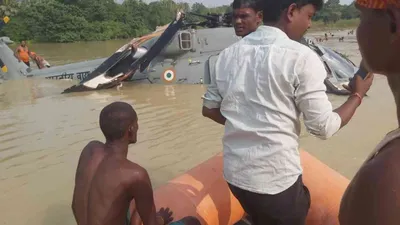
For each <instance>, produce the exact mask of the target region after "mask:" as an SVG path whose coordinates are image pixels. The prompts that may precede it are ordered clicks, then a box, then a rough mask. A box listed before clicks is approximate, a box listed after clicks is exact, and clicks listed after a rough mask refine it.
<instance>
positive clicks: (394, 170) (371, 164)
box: [339, 0, 400, 225]
mask: <svg viewBox="0 0 400 225" xmlns="http://www.w3.org/2000/svg"><path fill="white" fill-rule="evenodd" d="M356 7H357V8H358V9H359V10H360V12H361V21H360V24H359V26H358V29H357V41H358V45H359V47H360V52H361V55H362V58H363V62H364V66H365V67H366V68H367V70H368V71H370V72H372V73H378V74H383V75H385V76H386V77H387V80H388V83H389V87H390V88H391V90H392V92H393V95H394V99H395V103H396V106H397V114H398V115H397V117H398V123H399V124H400V0H386V1H384V0H357V1H356ZM397 127H398V128H397V129H395V130H393V131H391V132H390V133H388V134H387V135H386V136H385V137H384V139H383V140H382V141H381V142H380V143H379V144H378V146H377V147H376V148H375V149H374V150H373V152H372V153H371V154H370V156H369V157H368V158H367V159H366V161H365V162H364V164H363V165H362V166H361V168H360V169H359V171H358V172H357V173H356V175H355V176H354V178H353V179H352V181H351V182H350V185H349V186H348V188H347V190H346V191H345V193H344V195H343V197H342V201H341V205H340V212H339V221H340V225H359V224H360V225H394V224H400V128H399V125H398V126H397Z"/></svg>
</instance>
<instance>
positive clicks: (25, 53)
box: [18, 46, 29, 62]
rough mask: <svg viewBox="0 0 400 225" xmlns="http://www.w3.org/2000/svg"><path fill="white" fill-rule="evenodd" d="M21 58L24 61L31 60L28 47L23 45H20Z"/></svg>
mask: <svg viewBox="0 0 400 225" xmlns="http://www.w3.org/2000/svg"><path fill="white" fill-rule="evenodd" d="M18 48H19V53H18V54H19V58H20V59H21V60H22V61H23V62H29V53H28V51H29V50H28V47H25V48H23V47H22V46H19V47H18Z"/></svg>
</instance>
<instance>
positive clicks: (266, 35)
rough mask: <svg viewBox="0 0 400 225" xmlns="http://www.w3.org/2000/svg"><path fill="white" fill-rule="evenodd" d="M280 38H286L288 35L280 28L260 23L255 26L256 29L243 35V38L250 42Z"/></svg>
mask: <svg viewBox="0 0 400 225" xmlns="http://www.w3.org/2000/svg"><path fill="white" fill-rule="evenodd" d="M282 38H283V39H288V38H289V37H288V36H287V34H286V33H285V32H283V31H282V30H281V29H279V28H276V27H272V26H266V25H261V26H259V27H258V28H257V30H256V31H254V32H252V33H250V34H248V35H247V36H246V37H244V38H243V40H244V41H246V42H250V43H252V42H257V41H262V42H264V41H267V42H269V41H272V40H276V39H282Z"/></svg>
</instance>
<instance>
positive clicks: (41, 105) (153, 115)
mask: <svg viewBox="0 0 400 225" xmlns="http://www.w3.org/2000/svg"><path fill="white" fill-rule="evenodd" d="M123 43H125V42H124V41H108V42H97V43H96V42H94V43H76V44H36V45H30V47H31V50H32V51H35V52H37V53H38V54H40V55H43V56H44V57H45V58H46V59H47V60H48V61H49V62H50V63H51V64H52V65H60V64H63V63H69V62H75V61H79V60H86V59H93V58H97V57H105V56H107V55H109V54H111V53H112V52H114V51H115V50H116V49H118V48H119V47H120V46H121V45H122V44H123ZM327 44H328V45H331V46H333V47H335V48H336V49H337V50H339V51H342V52H343V51H344V52H345V53H346V54H347V55H349V56H350V58H351V59H352V60H354V62H355V63H357V64H358V63H359V60H360V59H359V54H358V50H357V45H356V43H354V41H350V40H349V41H345V43H341V45H340V46H339V45H338V44H339V43H338V41H337V40H332V41H328V43H327ZM72 84H74V83H73V82H72V81H65V80H43V79H27V80H19V81H7V82H5V83H3V84H1V85H0V110H1V111H0V171H1V172H0V212H1V216H0V224H7V225H8V224H9V225H23V224H29V225H39V224H41V225H54V224H57V225H67V224H68V225H69V224H75V221H74V218H73V215H72V211H71V197H72V191H73V186H74V175H75V169H76V166H77V162H78V158H79V154H80V152H81V150H82V148H83V147H84V146H85V145H86V144H87V143H88V142H89V141H90V140H95V139H97V140H101V141H103V140H104V139H103V136H102V134H101V131H100V129H99V126H98V116H99V113H100V111H101V109H102V108H103V107H104V106H105V105H107V104H109V103H111V102H113V101H125V102H128V103H130V104H132V105H133V106H134V108H135V109H136V111H137V112H138V117H139V136H138V138H139V139H138V143H137V144H135V145H132V146H131V147H130V148H129V150H130V151H129V153H128V158H129V159H130V160H134V161H136V162H138V163H139V164H141V165H142V166H144V167H145V168H146V169H148V171H149V173H150V176H151V179H152V182H153V186H154V187H157V186H159V185H161V184H163V183H165V182H166V181H167V180H169V179H171V178H173V177H175V176H177V175H179V174H181V173H184V172H185V171H187V170H188V169H190V168H192V167H193V166H195V165H197V164H199V163H201V162H203V161H204V160H206V159H208V158H210V157H211V156H213V155H214V154H216V153H218V152H220V151H221V149H222V145H221V136H222V133H223V127H222V126H220V125H217V124H215V123H213V122H212V121H210V120H208V119H206V118H203V117H202V115H201V107H202V101H201V98H200V97H201V95H202V94H203V93H204V91H205V88H206V87H205V86H202V85H176V86H174V85H171V86H164V85H145V84H141V85H135V84H129V83H125V84H124V85H123V87H122V88H121V89H119V90H117V89H112V90H103V91H96V92H86V93H74V94H65V95H61V94H60V92H61V91H62V90H64V89H65V88H67V87H69V86H71V85H72ZM330 99H331V101H332V103H333V105H334V106H335V107H336V106H338V105H340V104H341V103H343V102H344V101H345V100H346V97H343V96H330ZM393 104H394V103H393V97H392V95H391V93H390V90H389V88H388V85H387V83H386V79H385V78H384V77H381V76H377V77H376V78H375V81H374V84H373V86H372V88H371V91H370V92H369V97H367V98H365V100H364V102H363V104H362V106H361V107H359V109H358V110H357V112H356V115H355V117H354V118H353V120H352V121H351V122H350V123H349V124H348V125H347V126H346V127H345V128H344V129H342V130H341V131H340V132H339V133H337V134H336V135H335V136H334V137H332V138H331V139H329V140H326V141H322V140H319V139H317V138H315V137H313V136H310V135H309V134H307V133H306V131H305V129H304V127H303V131H302V137H301V147H302V148H304V149H305V150H307V151H309V152H310V153H312V154H313V155H315V156H316V157H318V158H319V159H320V160H322V161H323V162H325V163H326V164H328V165H329V166H331V167H332V168H334V169H335V170H337V171H338V172H340V173H341V174H343V175H345V176H346V177H348V178H351V177H352V176H353V175H354V173H355V171H356V170H357V169H358V167H359V166H360V164H361V163H362V161H363V160H364V159H365V157H366V156H367V155H368V153H369V152H370V151H372V149H373V147H374V146H375V145H376V144H377V143H378V142H379V140H380V139H381V138H382V137H383V136H384V135H385V134H386V133H387V132H388V131H389V130H391V129H393V128H395V127H396V126H397V122H396V117H395V109H394V106H393Z"/></svg>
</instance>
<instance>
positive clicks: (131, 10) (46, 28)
mask: <svg viewBox="0 0 400 225" xmlns="http://www.w3.org/2000/svg"><path fill="white" fill-rule="evenodd" d="M178 9H181V10H184V11H192V12H195V13H199V14H207V13H218V14H223V13H225V12H229V11H231V10H232V9H231V7H230V6H220V7H216V8H207V7H206V6H204V5H203V4H201V3H195V4H193V5H192V6H190V5H189V4H188V3H176V2H174V1H173V0H160V1H157V2H151V3H149V4H147V3H144V2H143V1H142V0H125V1H124V2H123V3H122V4H118V3H115V1H114V0H0V16H1V17H2V16H5V15H8V16H10V17H11V21H10V23H9V24H8V25H7V26H6V27H5V28H4V29H3V30H2V31H0V36H3V35H4V36H9V37H10V38H11V39H12V40H15V41H20V40H32V41H35V42H77V41H99V40H111V39H125V38H132V37H137V36H141V35H143V34H146V33H148V32H150V31H153V30H154V29H155V28H156V26H161V25H165V24H168V23H169V22H170V21H171V18H173V17H174V15H175V12H176V11H177V10H178ZM357 18H359V13H358V11H357V10H356V8H355V7H354V4H351V5H349V6H347V5H340V4H339V0H328V2H327V3H326V4H325V6H324V9H323V10H321V11H320V12H318V13H317V14H316V15H315V17H314V18H313V20H314V21H315V22H314V24H313V27H314V28H313V29H324V28H325V29H326V28H333V29H335V28H336V29H345V28H351V27H355V26H356V25H357ZM188 20H192V21H193V20H202V19H201V18H198V17H192V16H188Z"/></svg>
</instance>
